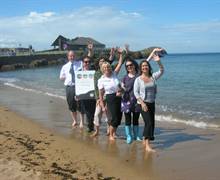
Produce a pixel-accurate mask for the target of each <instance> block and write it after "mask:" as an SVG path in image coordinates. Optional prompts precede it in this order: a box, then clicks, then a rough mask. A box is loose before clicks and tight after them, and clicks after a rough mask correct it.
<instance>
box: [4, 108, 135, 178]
mask: <svg viewBox="0 0 220 180" xmlns="http://www.w3.org/2000/svg"><path fill="white" fill-rule="evenodd" d="M0 114H1V117H0V128H1V131H0V145H1V149H0V174H1V179H135V176H136V177H137V174H136V175H135V174H134V173H133V172H131V171H130V170H129V168H127V167H125V166H124V165H123V164H119V162H118V161H117V159H115V158H111V157H106V156H105V155H104V154H102V153H101V152H98V151H97V150H95V149H92V148H91V149H89V147H88V146H86V145H84V144H83V143H79V142H77V141H74V140H72V139H68V138H64V137H61V136H57V135H56V133H54V132H52V131H49V130H48V129H44V128H42V127H40V126H39V125H38V124H35V123H33V122H31V121H30V120H28V119H25V118H24V117H21V116H19V115H18V114H16V113H14V112H11V111H9V110H8V109H7V108H5V107H0ZM118 169H120V171H117V170H118ZM129 172H131V173H129Z"/></svg>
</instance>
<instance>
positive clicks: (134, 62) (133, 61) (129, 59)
mask: <svg viewBox="0 0 220 180" xmlns="http://www.w3.org/2000/svg"><path fill="white" fill-rule="evenodd" d="M127 62H131V63H132V64H133V65H134V68H135V71H136V73H138V71H139V67H138V63H137V62H136V61H135V60H133V59H132V58H130V57H127V58H126V60H125V69H126V71H127V73H128V70H127V67H126V63H127Z"/></svg>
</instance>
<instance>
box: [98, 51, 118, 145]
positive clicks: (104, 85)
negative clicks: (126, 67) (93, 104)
mask: <svg viewBox="0 0 220 180" xmlns="http://www.w3.org/2000/svg"><path fill="white" fill-rule="evenodd" d="M118 53H119V61H118V64H117V66H116V68H115V70H114V71H112V68H111V65H110V64H109V63H108V62H103V64H102V68H101V70H102V73H103V75H102V77H101V78H100V79H99V80H98V88H99V100H100V105H101V107H102V111H106V107H105V104H104V94H105V96H106V103H107V109H108V111H109V112H110V114H111V122H110V127H109V133H110V134H109V140H111V141H114V140H115V137H114V135H115V132H116V129H117V127H118V126H119V125H120V123H121V117H122V113H121V88H120V82H119V80H118V78H117V74H118V73H119V71H120V68H121V65H122V49H118Z"/></svg>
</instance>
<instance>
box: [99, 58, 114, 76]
mask: <svg viewBox="0 0 220 180" xmlns="http://www.w3.org/2000/svg"><path fill="white" fill-rule="evenodd" d="M104 65H106V66H108V67H110V68H111V71H112V67H111V65H110V64H109V62H106V61H105V62H103V63H102V67H101V71H102V73H103V74H104Z"/></svg>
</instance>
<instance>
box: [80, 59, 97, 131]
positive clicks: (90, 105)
mask: <svg viewBox="0 0 220 180" xmlns="http://www.w3.org/2000/svg"><path fill="white" fill-rule="evenodd" d="M90 64H91V59H90V57H89V56H85V57H84V58H83V68H82V71H89V70H91V68H90ZM79 102H80V103H79V104H80V108H79V111H80V112H81V122H82V125H81V127H83V120H84V118H83V114H84V113H85V114H86V117H87V122H88V123H87V127H88V132H92V131H93V130H94V126H93V118H94V113H95V104H96V101H95V99H82V100H79Z"/></svg>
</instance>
